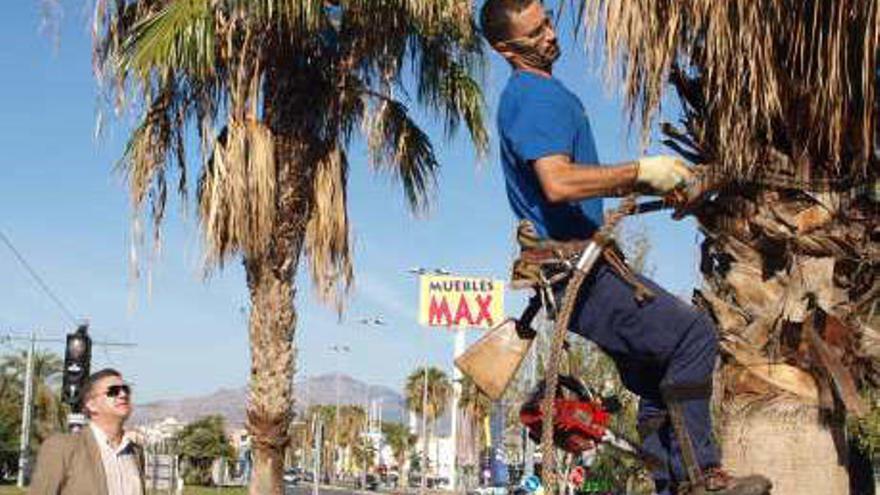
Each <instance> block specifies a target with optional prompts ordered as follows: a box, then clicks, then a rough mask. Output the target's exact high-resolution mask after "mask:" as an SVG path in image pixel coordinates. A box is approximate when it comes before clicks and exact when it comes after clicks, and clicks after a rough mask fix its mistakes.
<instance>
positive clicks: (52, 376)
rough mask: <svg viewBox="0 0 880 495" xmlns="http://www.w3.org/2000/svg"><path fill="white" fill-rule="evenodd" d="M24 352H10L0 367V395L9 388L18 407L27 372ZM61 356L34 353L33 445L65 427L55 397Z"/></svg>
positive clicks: (57, 390) (62, 412)
mask: <svg viewBox="0 0 880 495" xmlns="http://www.w3.org/2000/svg"><path fill="white" fill-rule="evenodd" d="M27 357H28V353H27V351H20V352H18V353H15V354H9V355H6V356H4V357H3V359H2V360H0V369H2V370H3V373H2V374H3V375H4V379H3V380H2V384H0V397H4V396H5V390H3V389H6V388H8V389H9V390H8V391H9V393H11V394H12V397H10V399H11V400H13V401H14V402H15V403H17V404H18V408H19V411H20V410H21V402H22V400H24V382H25V376H26V374H27V360H28V358H27ZM62 364H63V362H62V359H61V357H60V356H58V355H57V354H55V353H53V352H49V351H40V350H37V351H35V352H34V371H33V380H34V390H33V393H34V396H33V397H34V399H33V400H34V415H33V418H34V424H33V428H32V431H33V438H32V444H33V445H39V444H41V443H42V442H43V440H45V439H46V438H48V437H49V436H50V435H52V434H53V433H56V432H58V431H60V430H61V429H63V427H64V419H65V414H64V411H65V409H64V405H63V403H62V402H61V401H60V400H59V399H58V397H59V389H60V386H61V384H60V383H59V379H60V378H61V370H62Z"/></svg>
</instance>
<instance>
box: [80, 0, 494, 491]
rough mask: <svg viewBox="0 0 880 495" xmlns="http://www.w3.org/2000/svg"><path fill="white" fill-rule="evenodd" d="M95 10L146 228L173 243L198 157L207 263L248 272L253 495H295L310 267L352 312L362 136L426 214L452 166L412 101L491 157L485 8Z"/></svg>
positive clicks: (393, 0)
mask: <svg viewBox="0 0 880 495" xmlns="http://www.w3.org/2000/svg"><path fill="white" fill-rule="evenodd" d="M95 13H96V16H95V22H94V26H95V28H94V34H95V48H94V52H95V64H94V65H95V69H96V77H97V78H98V79H99V81H100V83H101V86H102V88H104V90H105V91H106V93H107V96H108V101H113V102H114V104H115V105H116V106H117V108H119V109H122V108H124V107H129V108H132V109H134V111H136V112H137V113H138V114H139V123H138V125H137V126H136V127H135V128H134V130H133V131H132V132H131V135H130V139H129V142H128V145H127V147H126V150H125V153H124V155H123V156H122V159H121V160H120V168H121V170H122V171H124V173H125V175H126V177H127V181H128V186H129V190H130V196H131V203H132V207H133V209H134V211H135V212H136V215H135V218H136V219H137V220H136V221H135V227H136V230H137V228H138V227H139V225H140V224H141V222H142V217H144V216H147V217H148V218H149V219H151V220H152V224H153V226H154V233H155V235H154V240H155V241H156V242H158V240H159V227H160V225H161V223H162V220H163V219H164V217H165V213H166V200H167V196H168V189H169V187H175V185H176V189H177V191H178V192H179V193H180V194H181V195H182V197H183V198H184V200H185V198H186V196H187V191H188V190H189V188H190V184H191V180H189V177H190V176H191V173H192V171H191V170H188V168H187V163H186V159H187V158H189V157H197V161H198V164H199V167H198V171H197V172H198V173H197V175H198V182H197V203H198V206H197V209H196V210H197V212H198V218H199V222H200V225H201V231H202V234H203V244H204V249H205V258H206V266H208V267H212V266H221V267H222V266H223V265H224V264H225V263H226V262H228V261H230V260H232V259H235V258H237V257H238V256H240V257H241V260H242V262H243V265H244V269H245V272H246V278H247V286H248V289H249V292H250V300H251V301H250V302H251V304H250V307H251V311H250V322H249V334H250V355H251V374H250V380H249V390H250V393H249V399H248V406H247V427H248V430H249V432H250V434H251V436H252V438H253V441H254V476H253V478H252V482H251V486H250V492H251V493H252V494H260V495H263V494H278V493H281V487H282V481H281V474H282V464H283V452H284V447H285V445H286V444H287V442H288V431H287V430H288V427H289V424H290V419H291V404H292V400H291V398H292V397H291V396H292V391H291V376H292V362H293V347H292V344H291V343H292V341H293V336H294V331H295V323H296V311H295V309H294V306H293V299H294V295H295V292H296V287H295V285H294V275H295V274H296V271H297V269H298V267H299V264H300V258H301V255H302V254H303V253H305V255H306V256H305V257H306V259H307V260H308V262H309V269H310V272H311V275H312V280H313V281H314V283H315V287H316V290H317V292H318V294H319V295H320V296H321V297H322V298H323V299H324V300H326V301H332V302H335V303H336V305H337V308H340V309H341V304H342V300H343V296H344V295H345V293H346V291H347V289H348V287H349V286H350V283H351V280H352V276H353V271H352V266H351V249H350V244H349V223H348V215H347V211H346V177H347V171H348V165H349V162H348V155H347V149H348V146H349V145H350V143H351V142H352V140H353V139H354V137H355V135H356V134H357V131H358V130H362V131H363V134H364V137H365V140H366V142H367V144H368V145H369V149H370V152H371V153H370V155H371V159H372V163H373V164H374V165H375V167H376V168H377V169H379V170H382V171H386V172H388V173H391V174H393V175H394V176H395V177H397V178H398V179H399V180H400V183H401V184H402V186H403V190H404V193H405V197H406V199H407V201H408V202H409V204H410V206H411V207H413V208H414V209H421V208H423V207H424V206H425V204H426V202H427V199H428V198H429V193H430V190H431V188H432V186H433V184H434V178H435V172H436V170H437V168H438V166H439V164H438V162H437V157H436V156H435V153H434V148H433V145H432V143H431V141H430V140H429V138H428V136H427V135H426V133H425V132H424V131H423V130H422V129H420V128H419V126H418V125H417V123H416V122H415V121H414V120H413V118H412V117H411V116H410V115H409V114H408V108H407V104H408V103H412V104H414V105H418V106H419V107H421V108H423V109H424V110H425V111H427V112H428V114H429V115H431V116H436V117H439V118H440V119H441V120H442V121H443V122H444V124H445V127H446V130H447V131H448V132H449V133H451V132H453V131H455V130H456V129H457V128H458V126H459V124H460V123H462V122H463V123H464V124H465V125H466V127H467V129H468V131H469V135H470V138H471V140H472V141H473V143H474V144H475V145H476V147H477V149H478V150H481V151H482V150H484V149H485V145H486V140H487V139H486V133H485V130H484V126H483V113H482V108H483V102H482V96H481V93H480V90H479V84H478V83H477V82H476V81H475V79H474V76H473V74H475V73H476V70H477V69H479V67H480V65H481V61H482V54H481V50H480V43H479V41H478V39H477V37H476V36H475V35H474V30H473V28H472V20H471V15H470V14H471V4H470V2H468V1H466V0H451V1H450V0H442V1H441V0H381V1H376V0H352V1H347V2H344V3H340V2H338V1H336V0H116V1H108V0H98V1H97V3H96V6H95ZM404 74H412V77H407V78H404ZM405 79H406V81H405ZM407 81H411V82H412V88H408V85H407V84H406V82H407ZM410 89H411V94H410ZM401 98H403V99H401ZM147 206H149V209H148V211H147V212H145V209H146V207H147Z"/></svg>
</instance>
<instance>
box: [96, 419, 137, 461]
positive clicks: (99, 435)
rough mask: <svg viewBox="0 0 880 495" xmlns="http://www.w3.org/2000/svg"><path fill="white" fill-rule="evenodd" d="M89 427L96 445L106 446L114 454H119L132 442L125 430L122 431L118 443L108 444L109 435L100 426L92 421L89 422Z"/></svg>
mask: <svg viewBox="0 0 880 495" xmlns="http://www.w3.org/2000/svg"><path fill="white" fill-rule="evenodd" d="M89 428H91V430H92V433H93V434H94V435H95V441H97V442H98V445H101V446H106V447H107V448H108V449H110V450H112V451H113V452H114V453H115V454H120V453H122V452H124V451H125V449H127V448H128V446H129V444H131V443H132V442H131V438H129V436H128V435H127V434H126V433H125V432H123V434H122V440H120V441H119V445H117V446H116V447H113V445H111V444H110V437H108V436H107V434H106V433H104V430H102V429H101V428H100V427H98V426H97V425H96V424H95V423H92V422H89Z"/></svg>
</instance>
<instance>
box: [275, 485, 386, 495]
mask: <svg viewBox="0 0 880 495" xmlns="http://www.w3.org/2000/svg"><path fill="white" fill-rule="evenodd" d="M364 493H365V492H362V491H358V490H349V489H345V488H327V487H323V486H322V487H321V488H320V489H319V490H318V494H319V495H363V494H364ZM370 493H376V492H370ZM284 495H312V484H311V483H307V484H299V485H296V486H286V487H285V488H284Z"/></svg>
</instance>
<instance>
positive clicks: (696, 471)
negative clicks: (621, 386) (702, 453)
mask: <svg viewBox="0 0 880 495" xmlns="http://www.w3.org/2000/svg"><path fill="white" fill-rule="evenodd" d="M660 392H661V394H663V401H664V402H665V403H666V407H667V409H668V411H669V420H670V421H671V422H672V430H673V432H674V433H675V438H676V440H678V446H679V448H680V449H681V457H682V461H684V469H685V474H686V475H687V478H688V482H687V484H686V485H682V486H686V487H687V493H688V494H689V495H703V494H704V493H705V486H706V479H705V477H704V476H703V471H702V469H701V468H700V464H699V461H698V460H697V453H696V450H694V443H693V441H692V440H691V435H690V433H689V432H688V430H687V426H686V425H685V423H684V411H683V410H682V406H681V403H682V402H683V401H686V400H694V399H703V398H706V397H709V396H710V395H711V394H712V383H711V382H702V383H684V384H675V385H661V387H660Z"/></svg>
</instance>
